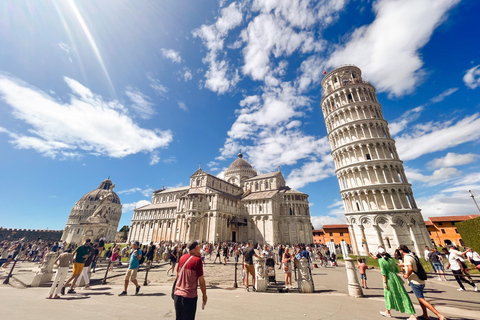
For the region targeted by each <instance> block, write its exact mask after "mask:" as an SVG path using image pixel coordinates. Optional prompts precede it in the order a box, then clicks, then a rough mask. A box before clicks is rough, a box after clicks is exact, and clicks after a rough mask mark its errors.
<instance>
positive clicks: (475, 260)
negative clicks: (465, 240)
mask: <svg viewBox="0 0 480 320" xmlns="http://www.w3.org/2000/svg"><path fill="white" fill-rule="evenodd" d="M466 252H467V254H466V256H467V258H468V262H470V263H471V264H473V265H475V266H476V267H477V268H478V265H480V255H479V254H478V252H477V251H473V250H472V248H467V250H466Z"/></svg>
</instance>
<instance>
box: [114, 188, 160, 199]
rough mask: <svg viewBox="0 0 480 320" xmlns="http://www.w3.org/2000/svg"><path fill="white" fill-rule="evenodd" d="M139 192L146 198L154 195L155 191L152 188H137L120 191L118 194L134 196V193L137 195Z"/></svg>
mask: <svg viewBox="0 0 480 320" xmlns="http://www.w3.org/2000/svg"><path fill="white" fill-rule="evenodd" d="M137 192H139V193H141V194H142V195H143V196H145V197H149V196H151V195H152V192H153V189H152V188H146V189H142V188H139V187H135V188H131V189H126V190H121V191H118V192H117V194H125V195H129V194H133V193H137Z"/></svg>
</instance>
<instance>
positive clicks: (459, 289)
mask: <svg viewBox="0 0 480 320" xmlns="http://www.w3.org/2000/svg"><path fill="white" fill-rule="evenodd" d="M457 291H465V289H462V288H458V289H457Z"/></svg>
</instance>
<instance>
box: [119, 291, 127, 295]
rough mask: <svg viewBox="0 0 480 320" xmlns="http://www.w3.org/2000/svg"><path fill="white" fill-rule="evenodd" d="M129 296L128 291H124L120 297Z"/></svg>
mask: <svg viewBox="0 0 480 320" xmlns="http://www.w3.org/2000/svg"><path fill="white" fill-rule="evenodd" d="M126 295H127V291H122V293H120V294H119V296H126Z"/></svg>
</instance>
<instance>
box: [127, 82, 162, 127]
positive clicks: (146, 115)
mask: <svg viewBox="0 0 480 320" xmlns="http://www.w3.org/2000/svg"><path fill="white" fill-rule="evenodd" d="M125 94H126V95H127V96H128V97H129V98H130V100H131V101H132V102H133V104H132V109H133V110H134V111H135V112H136V113H137V114H138V115H139V116H140V117H141V118H142V119H150V118H151V117H152V116H153V115H154V114H155V110H154V109H153V103H151V102H150V101H148V100H150V98H149V97H147V96H146V95H144V94H143V93H142V92H140V90H138V89H135V88H132V87H127V89H126V91H125Z"/></svg>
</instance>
